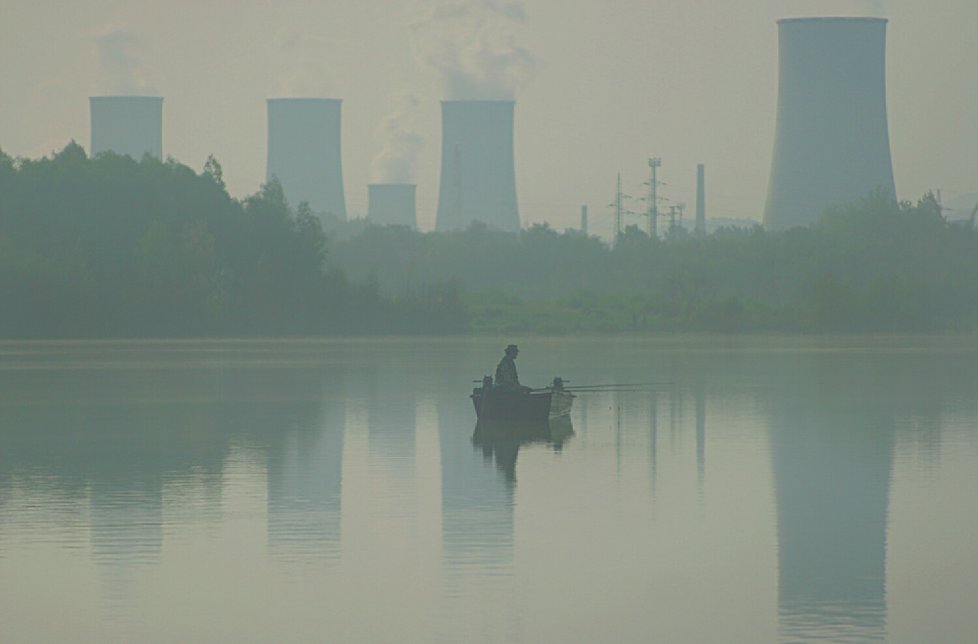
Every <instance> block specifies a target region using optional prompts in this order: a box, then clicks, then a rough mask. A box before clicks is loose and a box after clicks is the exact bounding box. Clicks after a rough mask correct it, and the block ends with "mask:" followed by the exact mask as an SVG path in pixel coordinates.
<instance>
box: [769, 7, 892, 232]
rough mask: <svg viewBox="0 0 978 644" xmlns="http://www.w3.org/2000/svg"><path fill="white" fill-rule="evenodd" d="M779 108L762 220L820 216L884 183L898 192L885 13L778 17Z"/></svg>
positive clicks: (782, 225) (773, 225) (784, 222)
mask: <svg viewBox="0 0 978 644" xmlns="http://www.w3.org/2000/svg"><path fill="white" fill-rule="evenodd" d="M778 33H779V66H778V69H779V72H778V109H777V126H776V131H775V142H774V154H773V157H772V162H771V178H770V183H769V185H768V195H767V203H766V205H765V209H764V226H765V227H766V228H769V229H771V230H783V229H786V228H791V227H793V226H806V225H810V224H812V223H814V222H815V221H816V220H817V219H818V217H819V216H820V215H821V214H822V212H823V211H824V210H825V209H826V208H828V207H830V206H834V205H841V204H847V203H851V202H854V201H857V200H859V199H861V198H863V197H866V196H868V195H869V194H871V193H873V192H875V191H877V190H879V191H882V194H884V195H886V196H888V197H891V198H893V199H896V190H895V188H894V183H893V165H892V162H891V159H890V139H889V133H888V129H887V118H886V82H885V81H886V79H885V49H886V20H885V19H882V18H789V19H784V20H780V21H778Z"/></svg>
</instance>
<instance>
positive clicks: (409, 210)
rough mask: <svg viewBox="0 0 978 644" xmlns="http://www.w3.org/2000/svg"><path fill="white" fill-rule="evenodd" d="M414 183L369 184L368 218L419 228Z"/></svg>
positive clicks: (378, 221)
mask: <svg viewBox="0 0 978 644" xmlns="http://www.w3.org/2000/svg"><path fill="white" fill-rule="evenodd" d="M414 193H415V185H414V184H413V183H371V184H369V185H368V186H367V200H368V206H367V219H368V220H369V221H371V222H372V223H375V224H378V225H381V226H384V225H391V224H393V225H398V226H409V227H411V228H417V214H416V212H415V206H414V203H415V200H414Z"/></svg>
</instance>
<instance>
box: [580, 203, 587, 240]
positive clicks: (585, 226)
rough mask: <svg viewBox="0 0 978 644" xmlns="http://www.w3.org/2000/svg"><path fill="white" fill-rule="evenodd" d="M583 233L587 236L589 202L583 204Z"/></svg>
mask: <svg viewBox="0 0 978 644" xmlns="http://www.w3.org/2000/svg"><path fill="white" fill-rule="evenodd" d="M581 234H583V235H584V236H585V237H587V204H585V205H583V206H581Z"/></svg>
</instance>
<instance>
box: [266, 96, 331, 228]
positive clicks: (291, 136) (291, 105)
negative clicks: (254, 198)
mask: <svg viewBox="0 0 978 644" xmlns="http://www.w3.org/2000/svg"><path fill="white" fill-rule="evenodd" d="M341 104H342V101H341V100H339V99H332V98H270V99H268V165H267V172H266V179H267V180H269V181H271V180H272V179H273V178H275V179H278V181H279V183H281V184H282V190H283V191H284V192H285V198H286V199H287V200H288V201H289V204H290V205H292V206H293V207H295V206H298V205H299V204H300V203H302V202H306V203H308V204H309V206H310V207H311V208H312V209H313V211H315V212H317V213H320V214H324V213H325V214H330V215H333V216H334V217H337V218H339V219H341V220H342V219H346V200H345V198H344V195H343V166H342V161H341V155H340V107H341Z"/></svg>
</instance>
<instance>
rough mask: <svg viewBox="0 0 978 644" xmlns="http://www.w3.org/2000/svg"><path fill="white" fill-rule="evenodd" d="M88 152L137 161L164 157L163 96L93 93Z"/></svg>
mask: <svg viewBox="0 0 978 644" xmlns="http://www.w3.org/2000/svg"><path fill="white" fill-rule="evenodd" d="M88 104H89V108H90V110H91V114H92V146H91V155H92V156H95V155H96V154H98V153H99V152H115V153H116V154H127V155H129V156H131V157H132V158H134V159H136V160H139V159H142V158H143V155H145V154H149V155H151V156H154V157H156V158H157V159H162V158H163V98H162V97H160V96H92V97H90V98H89V99H88Z"/></svg>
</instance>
